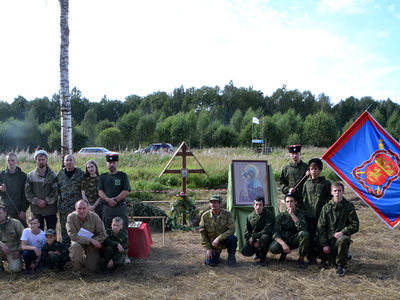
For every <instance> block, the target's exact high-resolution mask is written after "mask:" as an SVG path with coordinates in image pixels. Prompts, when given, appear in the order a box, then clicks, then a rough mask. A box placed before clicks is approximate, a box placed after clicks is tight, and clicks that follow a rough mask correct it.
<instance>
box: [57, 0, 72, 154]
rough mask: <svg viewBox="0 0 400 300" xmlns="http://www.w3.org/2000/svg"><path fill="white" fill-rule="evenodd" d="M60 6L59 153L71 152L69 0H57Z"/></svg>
mask: <svg viewBox="0 0 400 300" xmlns="http://www.w3.org/2000/svg"><path fill="white" fill-rule="evenodd" d="M58 2H59V3H60V8H61V16H60V29H61V46H60V113H61V155H62V157H63V158H64V156H66V155H67V154H72V120H71V103H70V93H69V69H68V67H69V25H68V14H69V0H58Z"/></svg>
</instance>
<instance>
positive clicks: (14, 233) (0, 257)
mask: <svg viewBox="0 0 400 300" xmlns="http://www.w3.org/2000/svg"><path fill="white" fill-rule="evenodd" d="M23 231H24V226H22V224H21V222H20V221H18V220H16V219H13V218H8V217H7V211H6V208H5V207H4V206H0V272H2V271H4V267H3V261H7V262H8V270H9V271H10V272H13V273H14V272H19V271H21V267H22V260H21V255H20V253H19V248H20V245H21V241H20V238H21V235H22V232H23Z"/></svg>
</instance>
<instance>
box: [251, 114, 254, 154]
mask: <svg viewBox="0 0 400 300" xmlns="http://www.w3.org/2000/svg"><path fill="white" fill-rule="evenodd" d="M253 126H254V123H253V120H251V150H252V151H253Z"/></svg>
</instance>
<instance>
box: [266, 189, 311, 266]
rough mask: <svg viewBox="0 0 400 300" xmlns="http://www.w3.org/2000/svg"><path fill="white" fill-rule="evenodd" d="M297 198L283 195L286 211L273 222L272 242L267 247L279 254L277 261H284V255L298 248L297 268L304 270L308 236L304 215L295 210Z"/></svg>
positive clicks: (289, 194)
mask: <svg viewBox="0 0 400 300" xmlns="http://www.w3.org/2000/svg"><path fill="white" fill-rule="evenodd" d="M296 202H297V198H296V195H295V194H291V193H288V194H286V195H285V205H286V211H285V212H281V213H280V214H279V215H278V216H277V217H276V220H275V225H274V234H273V239H274V241H273V242H272V243H271V245H270V247H269V251H271V253H273V254H279V253H280V254H281V256H280V258H279V261H281V262H283V261H285V260H286V255H287V254H289V253H290V252H292V250H293V249H297V248H299V259H298V261H297V262H298V266H299V268H301V269H305V268H306V267H307V265H306V264H305V262H304V257H305V256H306V255H307V252H308V245H309V241H310V234H309V233H308V231H307V223H306V219H305V217H304V214H303V213H302V211H301V210H299V209H297V203H296Z"/></svg>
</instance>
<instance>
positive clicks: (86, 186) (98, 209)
mask: <svg viewBox="0 0 400 300" xmlns="http://www.w3.org/2000/svg"><path fill="white" fill-rule="evenodd" d="M98 182H99V168H98V166H97V163H96V162H95V161H94V160H89V161H88V162H86V174H85V177H84V178H83V179H82V182H81V192H82V199H84V200H86V201H88V202H89V204H90V207H89V209H90V210H91V211H93V212H95V213H96V214H97V215H98V216H99V217H100V219H101V218H102V210H103V203H102V201H101V199H100V198H99V195H98V190H97V184H98Z"/></svg>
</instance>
